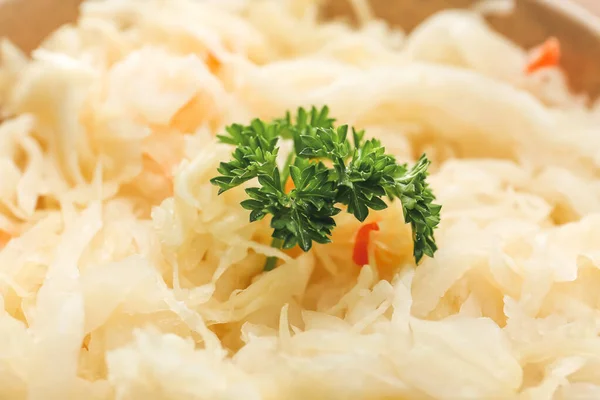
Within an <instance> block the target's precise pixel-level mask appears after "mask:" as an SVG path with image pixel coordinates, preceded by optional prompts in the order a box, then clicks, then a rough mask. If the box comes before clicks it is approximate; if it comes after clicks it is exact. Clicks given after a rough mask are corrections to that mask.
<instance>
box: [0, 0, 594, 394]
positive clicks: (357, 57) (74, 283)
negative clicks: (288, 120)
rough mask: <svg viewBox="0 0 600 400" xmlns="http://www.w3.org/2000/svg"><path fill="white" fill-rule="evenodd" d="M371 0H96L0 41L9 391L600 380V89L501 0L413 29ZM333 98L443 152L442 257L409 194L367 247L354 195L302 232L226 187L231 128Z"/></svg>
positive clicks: (0, 334) (3, 316)
mask: <svg viewBox="0 0 600 400" xmlns="http://www.w3.org/2000/svg"><path fill="white" fill-rule="evenodd" d="M352 3H353V4H354V7H355V9H356V11H357V14H358V16H359V18H358V19H359V26H351V25H349V24H346V23H344V22H340V21H331V22H324V21H321V20H319V19H318V18H317V16H318V12H317V4H316V3H315V2H314V1H301V0H240V1H222V2H221V1H194V0H169V1H161V0H128V1H119V0H100V1H92V0H88V1H87V2H84V3H83V5H82V7H81V15H80V17H79V19H78V21H77V22H76V23H74V24H71V25H65V26H63V27H61V28H60V29H58V30H57V31H56V32H54V33H53V34H52V35H50V37H48V38H47V39H46V40H45V41H44V43H43V44H42V45H41V46H40V47H39V48H38V49H37V50H35V51H34V52H33V53H32V54H31V57H29V56H26V55H24V54H22V53H21V52H20V51H19V50H18V49H17V48H15V47H14V46H13V45H11V43H10V42H8V41H6V40H5V41H3V42H2V44H1V46H0V60H1V61H0V107H1V112H2V115H1V119H2V121H3V122H1V124H0V174H1V176H2V179H1V181H0V248H1V250H0V304H1V306H0V398H2V399H26V398H27V399H31V400H48V399H49V400H54V399H57V400H58V399H98V400H100V399H245V400H246V399H251V400H254V399H255V400H262V399H264V400H270V399H273V400H274V399H392V398H394V399H399V398H406V399H492V398H494V399H540V400H545V399H598V398H600V374H599V373H598V371H600V337H599V336H598V335H599V333H600V179H599V178H600V173H599V171H600V169H599V168H600V110H599V109H598V107H592V106H590V105H589V101H588V100H587V99H586V98H584V97H583V96H581V95H577V94H573V93H571V92H570V91H569V89H568V85H567V80H566V79H565V77H564V76H563V73H562V72H561V70H560V68H547V69H544V70H541V71H539V72H536V73H534V74H525V73H524V67H525V64H526V62H527V50H526V49H521V48H519V47H517V46H515V45H514V44H512V43H511V42H509V41H508V40H507V39H505V38H503V37H501V36H500V35H499V34H497V33H495V32H494V31H492V30H491V29H490V28H489V27H488V26H487V25H486V23H485V20H484V19H483V18H482V16H481V14H480V12H483V11H481V10H485V12H491V11H490V10H491V9H492V8H494V7H489V5H487V6H483V5H480V6H478V7H477V8H475V9H472V10H470V11H458V10H449V11H445V12H442V13H439V14H436V15H434V16H432V17H431V18H429V19H428V20H426V21H425V22H423V23H422V24H421V25H420V26H419V27H418V28H417V29H416V30H414V31H413V32H411V33H410V34H406V33H404V32H403V31H402V30H400V29H399V28H392V27H390V26H388V25H387V24H386V23H385V22H384V21H382V20H378V19H376V18H374V17H373V14H372V13H371V11H370V10H369V9H368V7H366V3H365V2H364V1H358V0H357V1H353V2H352ZM500 11H502V12H506V10H504V8H503V9H502V10H500ZM312 105H316V106H320V105H328V106H329V107H330V109H331V114H332V115H333V116H334V117H335V118H336V119H337V120H338V121H339V122H340V123H349V124H353V125H354V126H356V127H359V128H364V129H366V132H367V135H368V136H376V137H378V138H380V139H381V140H382V141H383V142H384V144H385V145H386V148H387V150H388V151H389V152H391V153H393V154H394V155H395V156H396V157H397V158H398V159H399V160H400V161H406V162H414V161H415V157H418V155H420V154H421V153H422V152H426V153H427V155H428V157H429V158H430V159H431V160H432V161H433V164H432V166H431V171H432V172H431V176H430V181H431V185H432V187H433V189H434V192H435V193H436V196H437V201H438V202H439V203H440V204H442V205H443V209H442V223H441V225H440V228H439V229H438V230H437V231H436V239H437V242H438V245H439V251H438V252H437V253H436V255H435V258H427V259H425V260H424V261H423V262H422V264H421V265H419V266H418V267H417V266H415V265H414V261H413V259H412V238H411V234H410V228H409V227H408V226H406V225H405V224H404V223H403V217H402V209H401V206H400V205H399V204H398V203H397V202H395V203H391V204H390V207H389V208H388V209H386V210H384V211H381V212H379V213H378V214H377V215H378V220H379V221H380V223H379V225H380V230H379V231H377V232H373V233H372V241H371V245H370V250H369V251H370V255H371V257H370V259H371V260H372V262H371V265H366V266H364V267H362V268H360V267H358V266H356V265H355V264H354V263H353V262H352V245H353V238H354V235H355V233H356V231H357V229H358V228H359V223H358V222H357V221H356V220H355V219H354V218H353V217H352V216H351V215H347V214H345V213H342V214H340V215H339V216H338V217H336V218H337V220H336V222H337V227H336V229H335V230H334V233H333V243H331V244H327V245H316V246H314V248H313V249H312V250H311V251H310V252H308V253H302V252H282V251H280V250H277V249H274V248H272V247H270V246H269V242H270V233H271V230H270V228H269V225H268V221H261V222H255V223H249V221H248V212H247V211H246V210H244V209H243V208H242V207H240V201H242V200H243V199H244V198H245V193H244V191H243V189H242V188H238V189H239V190H238V189H234V190H231V191H228V192H227V193H225V194H223V195H221V196H217V189H216V188H215V187H214V186H212V185H211V184H210V183H209V180H210V179H211V178H212V177H214V176H215V175H216V168H217V166H218V164H219V162H221V161H224V160H226V159H228V157H229V154H230V152H231V148H230V147H228V146H226V145H223V144H219V143H218V142H217V140H216V139H215V135H216V134H217V133H219V132H221V131H222V130H223V128H224V127H225V126H226V125H228V124H230V123H233V122H246V121H248V120H249V119H250V118H254V117H259V118H267V119H270V118H275V117H282V116H283V115H284V114H285V112H286V111H287V110H294V109H295V108H296V107H299V106H302V107H310V106H312ZM267 256H277V257H279V258H280V259H282V260H283V264H282V265H280V266H279V267H277V268H276V269H274V270H273V271H270V272H263V270H262V268H263V264H264V261H265V258H266V257H267Z"/></svg>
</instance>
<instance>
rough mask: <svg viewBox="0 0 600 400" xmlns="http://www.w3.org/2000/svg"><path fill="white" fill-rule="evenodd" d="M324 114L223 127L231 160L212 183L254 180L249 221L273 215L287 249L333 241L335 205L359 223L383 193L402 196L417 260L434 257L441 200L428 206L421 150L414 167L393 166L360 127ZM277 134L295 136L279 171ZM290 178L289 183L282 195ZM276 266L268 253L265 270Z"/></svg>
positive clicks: (279, 243)
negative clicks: (435, 232) (291, 147)
mask: <svg viewBox="0 0 600 400" xmlns="http://www.w3.org/2000/svg"><path fill="white" fill-rule="evenodd" d="M328 113H329V110H328V108H327V107H323V108H321V109H320V110H318V109H316V108H315V107H312V109H311V110H310V112H307V111H306V110H305V109H303V108H299V109H298V111H297V114H296V116H295V118H294V119H292V117H291V115H290V113H289V112H288V113H287V115H286V117H285V118H283V119H277V120H275V121H272V122H265V121H262V120H260V119H254V120H253V121H252V122H251V123H250V125H247V126H244V125H239V124H234V125H231V126H229V127H227V128H226V131H227V135H223V136H218V138H219V140H220V141H221V142H223V143H228V144H231V145H233V146H236V149H235V151H234V152H233V153H232V158H233V159H232V160H231V161H229V162H226V163H225V162H222V163H221V164H220V166H219V168H218V172H219V173H220V176H217V177H215V178H213V179H212V180H211V183H212V184H214V185H217V186H219V188H220V190H219V194H221V193H223V192H225V191H227V190H229V189H232V188H234V187H236V186H239V185H240V184H242V183H244V182H246V181H248V180H251V179H254V178H258V184H259V187H252V188H248V189H246V193H247V194H248V197H249V199H248V200H244V201H243V202H242V203H241V205H242V207H244V208H245V209H247V210H250V222H254V221H258V220H261V219H263V218H264V217H265V216H266V215H267V214H269V215H271V227H272V228H273V235H272V236H273V238H274V240H273V245H274V246H275V247H283V248H284V249H290V248H292V247H294V246H296V245H299V246H300V248H302V250H304V251H308V250H310V248H311V247H312V243H313V241H314V242H317V243H329V242H331V239H330V237H331V231H332V230H333V229H334V228H335V221H334V219H333V217H334V216H335V215H337V214H338V213H339V212H340V211H341V210H340V208H337V207H336V206H337V205H338V204H341V205H343V206H346V209H347V211H348V212H349V213H351V214H353V215H354V216H355V217H356V219H358V220H359V221H361V222H362V221H364V220H365V219H366V218H367V216H368V215H369V209H371V210H375V211H378V210H383V209H385V208H387V204H386V203H385V201H384V200H383V197H388V198H389V199H390V200H392V201H393V200H394V199H399V200H400V201H401V203H402V208H403V212H404V219H405V221H406V223H410V225H411V228H412V232H413V241H414V251H413V254H414V258H415V261H416V263H419V261H420V260H421V259H422V258H423V256H424V255H427V256H429V257H433V255H434V253H435V251H436V250H437V246H436V244H435V238H434V229H435V228H436V227H437V225H438V224H439V222H440V209H441V206H440V205H437V204H433V200H435V196H434V195H433V193H432V191H431V189H430V188H429V186H428V184H427V182H426V177H427V167H428V166H429V160H428V159H427V158H426V156H425V155H422V156H421V158H420V159H419V160H418V161H417V163H416V164H415V165H414V166H413V167H412V168H409V167H408V166H407V165H406V164H398V163H397V162H396V159H395V158H394V157H393V156H391V155H389V154H386V153H385V148H384V147H383V146H382V145H381V142H380V141H379V140H377V139H370V140H365V139H364V134H365V132H364V131H356V130H355V129H354V128H352V130H351V132H349V127H348V125H342V126H339V127H337V128H336V127H334V122H335V120H334V119H331V118H329V116H328ZM349 133H351V137H352V142H351V141H350V140H349V139H348V134H349ZM279 140H291V141H292V142H293V149H292V151H291V152H290V154H289V155H288V156H287V162H286V165H285V166H284V167H283V168H282V170H281V171H280V168H279V166H278V165H277V156H278V153H279V147H278V143H279ZM325 162H327V164H330V165H331V166H328V165H326V164H325ZM288 177H291V179H292V180H293V183H294V188H293V189H292V190H291V191H290V192H289V193H286V191H285V189H284V188H285V184H286V182H287V179H288ZM274 265H275V262H274V260H273V259H271V260H268V261H267V266H266V267H265V269H267V270H268V269H272V268H273V267H274Z"/></svg>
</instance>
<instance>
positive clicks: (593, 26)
mask: <svg viewBox="0 0 600 400" xmlns="http://www.w3.org/2000/svg"><path fill="white" fill-rule="evenodd" d="M535 2H537V3H540V4H542V5H544V6H546V7H549V8H552V9H554V10H555V12H557V13H560V14H563V15H565V17H567V18H570V19H573V20H576V21H578V22H579V23H582V24H584V25H585V27H586V28H587V29H589V31H590V32H592V33H593V34H595V35H597V36H598V37H600V15H597V14H595V13H594V12H592V11H591V10H590V9H589V8H586V7H584V6H583V5H582V4H580V3H578V2H576V1H573V0H535Z"/></svg>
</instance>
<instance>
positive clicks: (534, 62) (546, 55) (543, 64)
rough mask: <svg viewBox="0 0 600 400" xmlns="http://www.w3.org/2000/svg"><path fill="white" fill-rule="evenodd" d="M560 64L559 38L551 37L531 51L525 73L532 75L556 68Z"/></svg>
mask: <svg viewBox="0 0 600 400" xmlns="http://www.w3.org/2000/svg"><path fill="white" fill-rule="evenodd" d="M559 62H560V42H559V41H558V39H557V38H555V37H550V38H548V39H547V40H546V41H545V42H544V43H542V44H541V45H540V46H538V47H536V48H535V49H533V50H532V51H531V55H530V58H529V62H528V63H527V66H526V68H525V71H526V72H527V73H528V74H532V73H534V72H536V71H538V70H540V69H542V68H547V67H555V66H557V65H558V63H559Z"/></svg>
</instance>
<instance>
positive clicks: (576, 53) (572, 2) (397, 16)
mask: <svg viewBox="0 0 600 400" xmlns="http://www.w3.org/2000/svg"><path fill="white" fill-rule="evenodd" d="M81 1H82V0H0V37H9V38H10V39H11V40H12V41H13V42H14V43H16V44H17V45H18V46H19V47H21V48H22V49H24V50H25V51H30V50H31V49H33V48H35V47H36V46H37V45H38V44H39V43H40V41H41V40H42V38H43V37H45V36H46V35H47V34H48V33H49V32H51V31H52V30H53V29H55V28H56V27H57V26H59V25H61V24H63V23H66V22H70V21H73V20H75V19H76V16H77V8H78V6H79V4H80V3H81ZM221 1H227V0H221ZM321 1H322V2H323V4H324V7H323V15H324V16H325V17H326V18H335V17H340V16H342V17H348V16H349V14H350V11H349V10H350V7H349V3H350V2H351V1H352V0H321ZM496 1H497V2H499V3H503V2H512V1H513V0H496ZM514 1H515V3H516V8H515V11H514V13H512V14H511V15H506V16H493V17H488V22H489V23H490V24H491V25H492V26H493V27H494V28H495V29H496V30H498V31H499V32H500V33H502V34H504V35H505V36H507V37H508V38H510V39H511V40H513V41H514V42H516V43H518V44H519V45H521V46H522V47H525V48H531V47H533V46H536V45H538V44H539V43H541V42H543V41H544V40H545V39H546V38H548V37H549V36H555V37H557V38H558V39H559V40H560V42H561V44H562V54H563V60H562V62H561V65H562V66H563V68H564V69H565V70H566V72H567V74H568V75H569V76H570V78H571V79H570V80H571V85H572V87H573V89H575V90H576V91H585V92H588V93H589V94H591V95H592V96H593V97H597V96H599V95H600V0H514ZM476 2H477V0H371V4H372V6H373V9H374V11H375V14H376V15H377V16H380V17H383V18H385V19H386V20H388V21H389V22H390V23H392V24H395V25H400V26H402V27H403V28H404V29H405V30H407V31H410V30H411V29H412V28H414V27H415V26H416V25H418V24H419V23H420V22H421V21H423V20H424V19H425V18H427V17H428V16H430V15H432V14H433V13H435V12H437V11H439V10H442V9H445V8H464V7H469V6H472V5H473V4H474V3H476Z"/></svg>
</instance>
